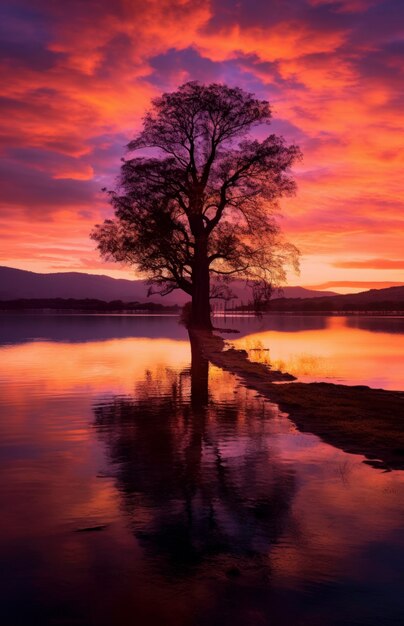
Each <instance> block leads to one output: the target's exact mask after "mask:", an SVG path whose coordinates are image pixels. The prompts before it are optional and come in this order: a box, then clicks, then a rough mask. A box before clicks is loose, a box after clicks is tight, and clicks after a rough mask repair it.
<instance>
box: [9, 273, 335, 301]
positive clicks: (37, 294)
mask: <svg viewBox="0 0 404 626" xmlns="http://www.w3.org/2000/svg"><path fill="white" fill-rule="evenodd" d="M231 289H232V292H233V293H234V301H237V304H240V303H241V302H244V303H245V304H247V303H248V302H249V301H250V300H251V289H250V288H249V287H248V286H246V284H245V282H244V281H242V280H235V281H233V282H232V283H231ZM147 291H148V285H147V283H146V281H144V280H126V279H118V278H111V277H110V276H104V275H95V274H85V273H82V272H57V273H54V274H39V273H36V272H29V271H27V270H20V269H15V268H12V267H5V266H0V300H16V299H19V298H75V299H84V298H96V299H99V300H105V301H110V300H122V301H123V302H156V303H160V304H165V305H173V304H179V305H182V304H184V303H185V302H187V301H188V300H189V299H190V297H189V296H188V295H187V294H185V293H184V292H182V291H180V290H176V291H174V292H173V293H171V294H169V295H168V296H165V297H162V296H160V295H158V294H153V295H152V296H151V297H148V296H147ZM282 295H283V296H284V297H285V298H318V297H321V296H330V295H337V294H333V292H331V291H315V290H312V289H305V288H304V287H284V288H283V289H282Z"/></svg>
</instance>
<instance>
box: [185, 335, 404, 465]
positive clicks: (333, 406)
mask: <svg viewBox="0 0 404 626" xmlns="http://www.w3.org/2000/svg"><path fill="white" fill-rule="evenodd" d="M192 332H193V335H194V337H195V339H196V341H198V343H199V347H200V350H201V352H202V354H203V355H204V356H205V358H207V359H208V360H209V361H210V362H211V363H212V364H213V365H216V366H217V367H220V368H221V369H225V370H227V371H229V372H231V373H232V374H235V375H236V376H238V378H239V379H240V380H241V382H242V383H243V384H244V385H245V386H246V387H248V388H250V389H254V390H255V391H257V392H258V393H259V394H260V395H262V396H264V397H265V398H267V399H268V400H270V401H271V402H274V403H276V404H278V405H279V407H280V409H281V410H282V411H285V412H287V413H288V414H289V417H290V419H291V420H292V421H293V422H294V423H295V424H296V426H297V428H298V429H299V430H300V431H302V432H311V433H313V434H315V435H317V436H319V437H320V438H321V439H322V440H323V441H325V442H326V443H329V444H331V445H333V446H335V447H338V448H340V449H342V450H344V451H345V452H348V453H352V454H361V455H362V456H364V457H366V459H367V460H366V461H365V462H366V463H367V464H369V465H371V466H373V467H375V468H380V469H384V470H392V469H396V470H397V469H400V470H404V391H388V390H385V389H373V388H371V387H367V386H365V385H356V386H348V385H341V384H335V383H326V382H319V383H302V382H298V381H297V379H296V377H295V376H292V375H291V374H288V373H285V372H280V371H278V370H272V369H270V368H268V366H266V365H263V364H261V363H254V362H252V361H250V360H249V359H248V354H247V352H245V351H244V350H236V349H235V348H233V347H231V345H230V346H229V344H228V343H227V342H226V341H225V340H224V339H223V338H222V337H220V336H219V335H217V334H214V333H209V332H205V331H192ZM217 332H220V331H216V333H217ZM278 383H282V384H278Z"/></svg>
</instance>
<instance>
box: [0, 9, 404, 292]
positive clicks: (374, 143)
mask: <svg viewBox="0 0 404 626" xmlns="http://www.w3.org/2000/svg"><path fill="white" fill-rule="evenodd" d="M0 17H1V19H0V24H1V25H2V28H3V32H2V44H1V45H2V48H1V52H2V58H3V62H2V65H1V68H0V72H1V74H0V75H1V80H2V96H1V98H0V112H1V117H0V150H1V152H2V157H3V165H2V174H3V185H2V197H1V199H0V201H1V207H2V221H1V224H0V234H2V235H4V237H7V241H8V242H9V244H7V248H4V249H3V253H2V254H3V256H4V258H13V259H16V262H21V263H26V262H28V261H29V259H30V258H31V257H30V256H29V255H31V254H34V252H33V251H32V250H31V249H30V248H28V249H24V246H23V238H25V239H26V238H30V237H31V238H33V239H34V240H35V241H36V240H37V237H40V242H41V246H43V247H44V248H46V247H47V246H48V247H49V248H50V249H52V250H53V252H52V253H51V254H52V255H53V256H55V254H57V252H56V250H57V248H58V246H60V249H61V254H62V256H63V255H64V258H65V256H66V251H65V250H64V248H65V247H66V239H67V238H69V237H71V236H72V237H74V238H76V240H77V238H79V239H80V240H83V241H86V243H85V247H86V249H87V250H88V254H87V253H86V256H83V254H81V255H79V252H78V251H77V250H76V251H75V249H74V247H72V249H71V252H69V255H67V257H66V264H69V263H71V264H74V263H76V264H78V265H79V266H80V264H81V263H82V261H81V260H80V259H83V258H85V259H86V261H85V263H86V264H89V265H91V263H93V264H94V265H93V267H94V268H95V269H96V270H97V271H98V270H99V267H98V265H97V263H98V261H97V257H96V253H93V252H92V248H91V245H92V244H91V242H88V240H87V235H88V231H89V230H90V229H91V220H93V221H94V222H97V221H100V220H101V219H103V217H104V216H106V215H107V214H108V211H109V207H108V205H107V203H106V202H105V199H104V198H103V197H102V196H101V195H100V193H99V190H100V188H101V187H103V186H107V187H108V186H110V185H112V184H113V181H114V177H115V176H116V174H117V173H118V169H119V158H120V156H122V155H123V154H124V150H125V148H124V146H125V144H126V143H127V141H128V140H129V139H130V138H131V137H132V136H133V135H134V134H135V133H136V131H137V129H138V128H139V127H140V124H141V117H142V115H143V112H144V110H145V108H146V107H147V106H148V104H149V102H150V99H151V98H152V97H153V96H155V95H156V94H158V93H160V92H161V91H162V90H169V89H175V88H176V86H177V85H178V84H180V83H182V82H183V81H185V80H189V79H199V80H201V81H204V82H209V81H223V82H228V83H230V84H233V85H234V84H237V85H240V86H241V87H244V88H246V89H248V90H249V91H253V92H255V93H256V94H257V95H258V96H259V97H262V98H266V99H269V100H270V102H271V104H272V106H273V110H274V123H273V128H274V131H275V132H278V133H281V134H283V135H284V136H285V137H286V139H287V140H288V141H293V142H297V143H299V144H300V145H301V147H302V149H303V152H304V161H303V164H301V165H299V167H298V168H297V169H296V176H297V181H298V185H299V190H298V196H297V197H296V198H293V199H288V200H287V201H285V202H283V207H284V210H285V215H286V217H285V219H284V220H283V226H284V229H285V230H286V234H287V236H288V237H289V239H291V240H293V241H294V242H296V243H297V244H298V245H299V246H300V247H301V249H302V251H303V252H304V254H305V255H306V256H308V257H309V258H310V257H311V258H313V259H314V257H315V258H316V259H317V258H318V255H327V263H328V264H327V268H328V270H329V272H330V279H331V278H333V277H334V278H335V279H336V280H337V279H339V278H340V273H341V272H342V271H344V272H345V274H346V276H347V277H349V276H350V277H352V273H353V272H354V271H357V270H359V269H360V270H361V271H362V272H363V273H366V272H368V274H367V275H366V276H364V275H361V278H364V279H366V280H367V279H369V280H371V278H372V276H371V273H372V271H373V270H374V269H380V270H382V271H383V272H385V274H384V277H386V280H388V281H389V280H390V279H391V278H392V276H391V274H389V272H390V271H394V269H395V268H393V267H392V266H390V265H385V266H383V267H382V266H381V265H380V264H379V265H378V266H377V267H373V266H372V267H370V266H366V267H365V266H364V265H361V266H360V267H359V266H357V265H354V266H353V265H352V264H350V265H349V266H348V263H350V261H349V259H350V258H355V255H356V254H358V255H359V260H358V261H356V262H357V263H358V262H361V263H365V261H366V258H368V259H370V260H371V261H374V262H376V260H377V259H376V258H374V257H375V255H377V256H378V258H380V259H381V260H383V259H389V258H391V259H394V258H397V259H398V258H401V256H400V255H401V248H402V235H400V233H402V230H403V228H404V224H403V217H402V215H403V201H402V198H403V197H404V182H403V177H402V170H403V166H404V150H403V147H402V127H403V124H404V106H403V104H404V93H403V88H402V85H403V84H404V77H403V72H404V62H403V59H404V41H403V36H402V22H403V19H404V5H403V4H402V3H400V2H397V1H396V0H333V1H331V0H296V1H294V2H284V1H281V0H274V2H271V3H268V2H267V0H240V1H239V2H235V1H234V0H220V1H219V0H211V1H210V2H206V1H205V0H192V1H191V0H145V1H144V2H141V3H140V2H132V1H131V0H117V1H116V2H114V3H111V2H109V1H107V0H88V1H87V2H82V1H81V0H71V1H70V2H69V3H68V4H66V3H58V2H53V1H52V0H38V1H37V2H35V3H34V5H33V4H32V2H29V0H13V2H10V3H9V6H7V5H6V4H5V5H4V6H3V8H2V10H1V15H0ZM22 181H23V183H22ZM13 233H14V234H13ZM39 233H40V234H39ZM72 233H74V235H72ZM87 246H88V248H87ZM316 255H317V257H316ZM345 257H347V258H348V260H347V259H346V258H345ZM32 258H33V257H32ZM35 259H36V262H38V263H39V262H40V261H39V260H38V257H35ZM331 259H334V261H335V262H334V263H333V262H332V261H331ZM362 259H365V260H362ZM41 262H43V265H42V268H43V270H44V271H46V268H47V267H48V266H47V265H46V262H45V260H43V261H41ZM354 262H355V261H354ZM342 263H345V264H346V265H341V264H342ZM313 266H314V265H313V264H312V267H313ZM108 271H109V268H108ZM313 272H314V270H313ZM305 280H306V281H307V279H305V277H304V276H302V281H303V282H304V281H305ZM310 280H312V276H310ZM313 280H314V281H315V278H313ZM321 280H322V278H321Z"/></svg>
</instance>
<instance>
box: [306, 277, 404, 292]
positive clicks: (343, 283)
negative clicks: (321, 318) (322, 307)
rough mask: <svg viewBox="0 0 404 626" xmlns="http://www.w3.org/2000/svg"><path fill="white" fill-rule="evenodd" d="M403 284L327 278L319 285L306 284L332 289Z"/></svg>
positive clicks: (399, 283) (398, 284) (379, 287)
mask: <svg viewBox="0 0 404 626" xmlns="http://www.w3.org/2000/svg"><path fill="white" fill-rule="evenodd" d="M401 285H404V282H399V281H396V282H394V281H382V280H372V281H371V280H368V281H366V280H329V281H327V282H325V283H320V284H319V285H310V286H309V285H306V286H307V289H334V288H338V287H340V288H344V289H356V290H358V289H363V290H364V291H365V290H368V289H385V288H386V287H398V286H401Z"/></svg>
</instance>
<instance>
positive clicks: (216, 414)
mask: <svg viewBox="0 0 404 626" xmlns="http://www.w3.org/2000/svg"><path fill="white" fill-rule="evenodd" d="M2 322H3V323H2V325H1V332H0V342H1V344H2V347H1V348H0V357H1V358H0V410H1V421H0V430H1V440H0V441H1V443H0V467H1V474H0V489H1V500H2V516H1V518H0V524H1V535H0V543H1V557H2V564H3V567H2V585H1V590H2V595H3V599H2V602H1V611H2V613H3V615H2V616H1V618H2V621H1V623H2V624H5V625H7V626H9V625H10V626H13V625H14V624H16V625H17V624H18V625H20V624H21V625H24V626H25V625H30V624H38V625H41V626H42V625H44V626H45V625H47V624H52V625H53V624H63V625H65V624H69V625H70V624H72V625H73V624H74V625H75V624H83V625H84V624H94V625H98V624H100V625H103V626H104V625H105V626H106V625H108V626H112V625H114V626H115V625H117V626H120V625H124V626H126V625H128V626H129V625H131V624H140V625H143V624H145V625H146V624H147V625H149V624H164V625H165V624H168V625H171V624H173V625H174V624H175V625H176V626H191V625H197V626H198V625H205V624H213V625H216V624H218V625H219V624H223V625H226V624H231V625H233V626H238V625H243V626H244V625H245V626H247V625H250V624H258V625H259V624H265V625H267V624H268V625H275V626H277V625H283V624H285V625H293V626H294V625H295V624H296V625H300V624H307V625H309V624H310V625H313V626H317V625H318V626H320V625H321V626H324V625H325V624H327V625H330V626H340V625H350V624H352V625H354V624H357V625H359V624H361V625H367V626H373V625H374V626H376V625H377V626H379V625H380V624H383V625H384V624H386V625H388V624H396V625H399V624H402V623H403V619H402V617H403V615H404V598H403V594H402V589H403V583H404V575H403V571H404V570H403V567H402V563H403V558H404V537H403V533H402V524H403V511H404V507H403V505H404V476H403V473H402V472H389V473H385V472H382V471H380V470H378V469H374V468H372V467H369V466H368V465H366V464H365V463H364V462H363V461H364V459H363V457H361V456H358V455H350V454H346V453H344V452H342V451H341V450H338V449H337V448H334V447H332V446H330V445H327V444H325V443H323V442H322V441H321V440H320V439H319V438H318V437H316V436H314V435H312V434H310V433H305V434H303V433H299V432H298V431H297V429H296V428H295V426H294V424H293V421H292V420H291V419H289V417H288V416H287V415H286V414H283V413H281V412H280V411H279V410H278V408H277V406H276V405H274V404H271V403H270V402H268V401H266V400H263V399H262V398H260V397H258V396H257V395H256V394H255V393H254V392H252V391H250V390H246V389H245V388H243V387H242V386H240V385H239V384H238V382H237V380H236V379H235V378H234V377H233V376H232V375H230V374H227V373H225V372H222V371H220V370H218V369H217V368H214V367H212V366H209V368H208V364H207V363H206V362H204V361H203V360H195V358H194V362H193V366H192V369H191V350H190V346H189V342H188V341H187V335H186V331H185V330H184V329H183V328H182V327H180V326H178V324H177V320H176V318H134V317H129V318H126V317H122V316H118V317H113V316H97V317H94V316H74V318H72V317H71V316H61V317H58V316H38V315H37V316H32V317H31V316H25V315H23V316H17V317H12V316H4V317H3V318H2ZM374 322H376V323H374ZM226 324H227V325H229V326H236V327H238V328H239V329H240V330H241V333H240V335H239V336H237V339H236V342H237V343H240V344H241V343H242V342H244V345H245V346H246V347H250V348H253V350H252V353H251V354H253V355H254V354H255V355H256V357H257V358H268V356H269V357H270V358H271V359H272V360H276V359H278V360H280V359H283V360H284V361H285V362H287V361H288V359H289V363H290V364H292V365H293V359H294V366H295V367H296V372H297V373H299V375H300V376H302V377H308V378H311V377H314V378H316V377H320V378H321V376H325V377H330V378H331V379H333V378H335V379H338V380H344V381H346V382H348V383H350V384H356V383H357V382H361V383H366V384H373V383H374V382H376V384H377V386H385V387H389V388H403V385H402V384H401V387H400V378H399V373H398V371H400V368H399V364H400V358H402V356H403V353H404V344H403V338H404V324H403V323H402V321H398V322H397V320H394V321H392V320H385V319H382V320H379V319H377V320H374V321H373V320H372V319H370V318H324V317H321V316H318V317H316V316H314V317H312V318H311V317H310V318H309V317H306V316H302V317H297V316H296V317H293V318H292V317H283V318H281V317H270V318H267V319H264V320H255V319H252V320H251V319H250V320H246V319H242V320H239V319H231V320H227V321H226ZM220 325H222V324H220ZM234 337H236V335H234ZM259 342H261V344H262V345H261V346H260V345H259ZM257 346H258V348H259V350H257ZM343 346H345V352H344V351H343V349H342V348H343ZM266 347H269V348H270V352H269V355H268V353H267V351H266V350H265V348H266ZM344 354H345V355H346V358H345V359H344V358H343V356H344ZM302 355H308V357H310V356H312V357H313V359H314V357H315V359H319V360H317V361H316V360H315V359H314V360H313V361H312V362H311V364H310V361H309V360H307V359H306V361H304V359H303V361H302V358H301V356H302ZM194 356H195V355H194ZM324 360H325V361H326V362H327V369H324V367H323V366H324ZM391 360H393V362H394V367H391V368H389V363H390V362H391ZM307 363H309V365H310V367H311V369H310V371H308V370H307V368H308V365H307ZM377 363H378V367H377ZM381 364H382V365H383V367H380V365H381ZM320 365H321V367H320ZM401 365H402V361H401ZM303 366H305V367H306V370H305V371H303V369H304V368H303ZM299 367H300V371H298V369H299ZM397 370H398V371H397ZM401 371H402V370H401ZM382 383H383V384H382Z"/></svg>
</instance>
